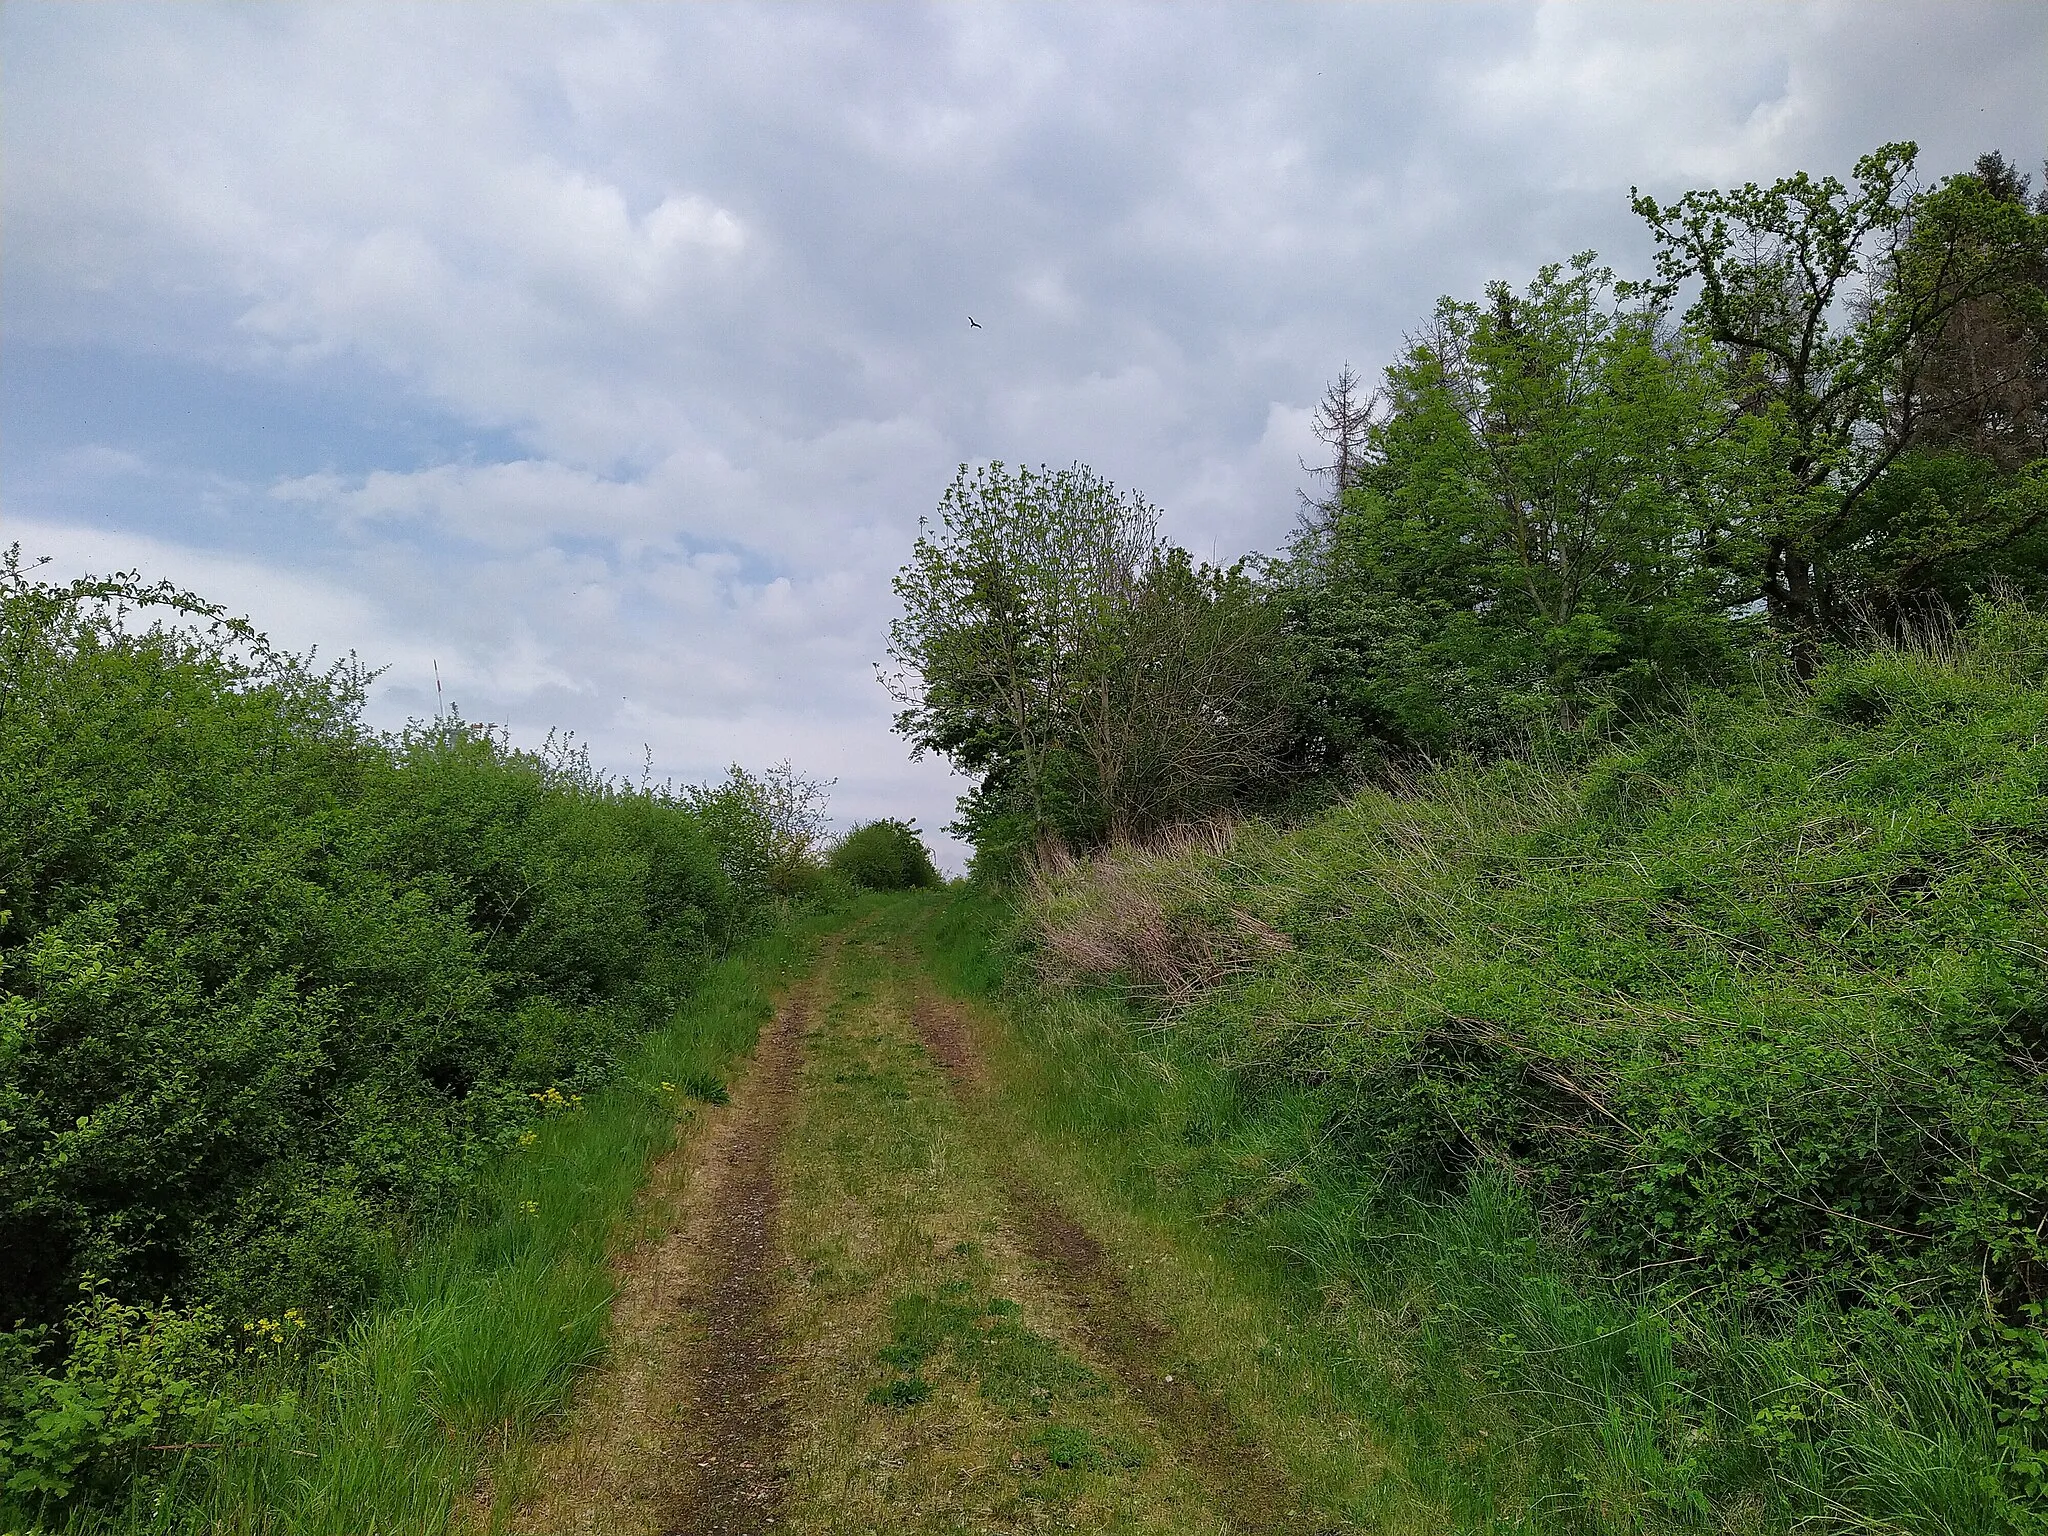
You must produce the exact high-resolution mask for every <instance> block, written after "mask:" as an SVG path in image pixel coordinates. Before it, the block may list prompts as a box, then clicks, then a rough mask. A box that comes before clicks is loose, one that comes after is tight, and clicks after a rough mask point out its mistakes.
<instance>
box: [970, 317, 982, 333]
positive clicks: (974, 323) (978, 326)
mask: <svg viewBox="0 0 2048 1536" xmlns="http://www.w3.org/2000/svg"><path fill="white" fill-rule="evenodd" d="M967 323H968V324H969V325H971V326H973V327H974V328H975V329H976V330H977V331H978V330H980V329H981V328H982V326H981V322H980V321H979V320H977V319H975V318H974V316H972V315H969V316H968V317H967Z"/></svg>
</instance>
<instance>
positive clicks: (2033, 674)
mask: <svg viewBox="0 0 2048 1536" xmlns="http://www.w3.org/2000/svg"><path fill="white" fill-rule="evenodd" d="M2000 626H2002V628H2001V627H2000ZM2044 651H2048V646H2044V644H2043V635H2042V632H2041V628H2040V626H2039V623H2038V621H2035V620H2029V619H2027V618H2026V616H2024V615H2012V614H2007V615H2005V616H2004V617H2003V618H2002V619H2001V618H1999V617H1998V616H1996V615H1994V616H1993V620H1992V621H1991V623H1990V624H1989V625H1987V627H1986V628H1985V629H1984V630H1982V631H1980V632H1979V633H1978V634H1977V635H1976V636H1975V637H1974V639H1973V641H1972V644H1971V646H1970V647H1969V648H1968V649H1967V650H1965V651H1963V652H1961V653H1959V654H1956V655H1951V656H1948V657H1946V658H1932V657H1926V656H1914V655H1901V654H1896V653H1892V654H1881V655H1878V656H1874V657H1869V658H1865V659H1862V660H1859V661H1856V662H1850V663H1843V664H1841V665H1838V666H1837V667H1835V668H1833V669H1832V670H1831V671H1830V672H1829V673H1828V674H1826V675H1825V676H1823V678H1821V679H1820V681H1819V686H1818V687H1817V688H1816V689H1815V691H1814V693H1813V694H1812V695H1811V696H1810V697H1807V698H1803V699H1795V698H1791V697H1784V696H1781V697H1777V698H1773V699H1771V700H1768V701H1765V702H1763V703H1761V704H1748V705H1744V704H1726V705H1721V706H1716V707H1715V708H1714V709H1713V710H1712V711H1711V712H1707V713H1702V714H1701V715H1699V716H1697V717H1695V718H1693V719H1691V720H1688V721H1686V722H1684V723H1683V724H1682V725H1680V726H1679V727H1677V728H1674V729H1672V730H1669V731H1666V732H1661V733H1657V734H1654V735H1647V736H1645V737H1644V738H1642V739H1641V740H1639V741H1638V742H1637V743H1635V744H1634V745H1633V746H1632V747H1630V748H1629V749H1627V750H1622V751H1617V752H1614V753H1612V754H1610V755H1609V756H1608V757H1607V758H1605V759H1604V760H1602V761H1600V762H1598V763H1596V764H1595V765H1593V767H1592V768H1591V769H1590V771H1584V772H1577V773H1569V774H1567V773H1540V772H1537V771H1535V770H1531V769H1528V768H1509V769H1503V770H1499V771H1496V772H1494V773H1491V774H1474V773H1460V772H1446V773H1443V774H1439V775H1436V776H1434V777H1433V778H1432V779H1430V780H1428V781H1425V782H1424V783H1422V784H1420V785H1418V786H1414V787H1413V788H1411V789H1410V790H1409V791H1407V792H1403V793H1398V794H1395V793H1377V792H1376V793H1369V794H1366V795H1362V796H1360V797H1358V798H1357V799H1356V800H1354V801H1352V802H1350V803H1348V804H1347V805H1345V806H1343V807H1341V808H1339V809H1338V810H1336V811H1334V812H1333V813H1331V814H1329V815H1328V816H1326V817H1323V818H1321V819H1319V820H1318V821H1316V822H1315V823H1313V824H1311V825H1309V826H1306V827H1303V828H1300V829H1297V830H1296V831H1293V832H1291V833H1287V834H1284V835H1283V834H1279V833H1275V832H1272V831H1269V830H1266V829H1262V828H1256V827H1254V828H1249V829H1244V830H1242V831H1241V832H1240V833H1239V834H1238V835H1237V836H1236V837H1235V838H1234V839H1232V840H1230V841H1228V842H1227V843H1225V844H1221V845H1218V844H1211V845H1210V846H1207V847H1189V848H1187V849H1184V850H1182V851H1180V852H1178V853H1170V854H1164V855H1151V856H1137V855H1125V856H1123V857H1121V858H1119V859H1117V860H1113V861H1108V862H1105V863H1102V864H1098V865H1096V866H1093V867H1088V868H1081V869H1076V870H1073V871H1070V872H1068V873H1067V874H1066V875H1065V876H1064V877H1062V878H1060V879H1058V880H1055V881H1053V882H1051V883H1050V884H1049V885H1048V886H1047V887H1046V888H1045V889H1044V890H1042V891H1041V892H1040V893H1039V895H1038V898H1037V901H1036V902H1035V905H1034V915H1035V917H1036V919H1037V921H1038V923H1039V925H1040V936H1041V938H1042V939H1043V940H1044V941H1045V942H1044V945H1043V947H1042V948H1041V950H1040V955H1041V958H1042V959H1046V958H1049V959H1051V960H1052V961H1053V962H1054V963H1055V964H1057V965H1060V966H1063V968H1064V970H1065V972H1066V974H1067V976H1068V977H1069V978H1070V979H1074V980H1079V981H1081V982H1084V983H1085V982H1088V981H1090V980H1116V981H1120V982H1122V983H1123V984H1124V986H1125V993H1126V995H1129V994H1130V993H1133V992H1135V993H1136V994H1137V995H1138V996H1139V997H1140V998H1141V999H1142V1000H1144V1001H1146V1002H1147V1003H1149V1004H1151V1005H1153V1008H1152V1011H1154V1012H1155V1013H1157V1012H1158V1011H1159V1007H1158V1005H1160V1004H1162V1003H1163V1004H1164V1005H1165V1007H1164V1013H1165V1015H1166V1016H1167V1017H1169V1018H1170V1019H1171V1020H1172V1022H1171V1024H1170V1026H1168V1027H1166V1028H1163V1029H1156V1030H1150V1031H1139V1030H1134V1029H1132V1028H1131V1027H1130V1022H1129V1019H1128V1016H1126V1015H1125V1014H1124V1013H1123V1006H1122V1004H1121V1003H1119V1002H1117V1001H1116V1000H1114V999H1112V998H1110V997H1108V996H1105V995H1098V996H1095V997H1093V998H1090V997H1087V996H1085V995H1079V994H1075V993H1068V994H1066V995H1052V996H1048V997H1045V998H1042V999H1041V1000H1040V1001H1039V1002H1037V1003H1034V1004H1027V1005H1026V1006H1024V1007H1023V1008H1022V1010H1021V1011H1020V1013H1019V1017H1020V1019H1021V1020H1022V1021H1023V1027H1024V1028H1025V1030H1026V1033H1027V1035H1030V1036H1031V1037H1032V1038H1034V1039H1035V1040H1036V1042H1037V1045H1038V1048H1039V1050H1040V1052H1041V1054H1043V1055H1045V1057H1046V1058H1047V1061H1048V1065H1047V1066H1046V1067H1045V1068H1043V1069H1042V1071H1041V1076H1042V1077H1043V1079H1044V1082H1043V1085H1042V1093H1041V1100H1042V1105H1043V1115H1044V1117H1045V1118H1046V1120H1047V1123H1048V1124H1052V1125H1056V1126H1059V1127H1062V1128H1063V1129H1064V1132H1065V1133H1066V1134H1068V1135H1070V1136H1075V1137H1081V1138H1091V1139H1095V1140H1097V1141H1098V1142H1099V1143H1100V1144H1101V1146H1102V1147H1104V1148H1106V1149H1108V1150H1105V1151H1103V1152H1100V1153H1099V1154H1098V1158H1099V1160H1105V1161H1106V1162H1107V1164H1108V1165H1110V1166H1109V1169H1108V1173H1109V1176H1110V1177H1111V1178H1112V1179H1113V1180H1114V1181H1116V1182H1117V1183H1118V1184H1119V1185H1120V1187H1121V1188H1122V1189H1123V1190H1124V1191H1125V1194H1126V1196H1128V1197H1129V1198H1131V1199H1134V1200H1136V1201H1137V1202H1138V1203H1139V1204H1140V1205H1141V1206H1147V1207H1151V1208H1156V1209H1157V1210H1160V1211H1164V1212H1177V1213H1179V1216H1180V1217H1181V1218H1182V1219H1184V1218H1185V1217H1186V1216H1187V1215H1190V1214H1196V1213H1201V1214H1206V1215H1210V1216H1220V1217H1224V1218H1227V1221H1226V1222H1224V1223H1223V1225H1225V1226H1228V1227H1230V1228H1231V1229H1232V1230H1233V1231H1234V1232H1235V1234H1236V1235H1235V1236H1234V1237H1233V1238H1232V1241H1233V1242H1235V1243H1238V1244H1240V1245H1241V1246H1242V1248H1243V1250H1244V1251H1246V1252H1248V1253H1258V1252H1265V1253H1268V1254H1272V1253H1279V1252H1285V1253H1287V1254H1289V1255H1291V1256H1292V1258H1291V1259H1290V1260H1289V1262H1288V1263H1286V1264H1283V1265H1282V1266H1281V1271H1282V1272H1281V1274H1280V1276H1279V1278H1278V1279H1276V1281H1275V1282H1274V1283H1275V1284H1277V1285H1280V1286H1282V1287H1283V1289H1284V1288H1285V1287H1287V1286H1295V1287H1297V1288H1298V1292H1299V1296H1300V1298H1302V1299H1306V1298H1307V1297H1308V1295H1309V1294H1310V1291H1311V1289H1312V1288H1314V1287H1320V1289H1321V1291H1322V1293H1323V1294H1325V1295H1327V1296H1331V1297H1335V1298H1336V1299H1337V1300H1338V1301H1339V1302H1340V1303H1341V1310H1342V1311H1343V1312H1344V1313H1345V1314H1346V1316H1347V1318H1349V1319H1350V1321H1349V1322H1347V1323H1346V1325H1345V1330H1344V1331H1345V1333H1346V1336H1347V1337H1348V1338H1349V1339H1351V1340H1352V1341H1353V1342H1352V1343H1351V1344H1350V1345H1348V1346H1346V1351H1347V1356H1348V1358H1347V1361H1346V1364H1345V1366H1344V1369H1343V1371H1342V1372H1340V1373H1338V1374H1340V1375H1341V1376H1343V1377H1344V1378H1345V1380H1346V1381H1347V1382H1348V1383H1349V1384H1348V1385H1345V1386H1342V1390H1343V1391H1345V1392H1347V1393H1350V1394H1352V1395H1353V1400H1354V1401H1355V1402H1356V1403H1357V1404H1358V1405H1359V1406H1360V1408H1361V1411H1362V1412H1364V1413H1366V1415H1367V1417H1369V1418H1371V1419H1372V1420H1373V1421H1374V1422H1375V1423H1376V1424H1377V1425H1378V1428H1379V1431H1380V1433H1381V1434H1382V1435H1383V1436H1384V1437H1387V1442H1388V1444H1389V1445H1390V1446H1391V1447H1393V1452H1394V1454H1395V1459H1396V1460H1397V1461H1398V1462H1399V1463H1400V1464H1401V1466H1402V1468H1403V1474H1402V1475H1404V1476H1406V1477H1408V1478H1410V1479H1412V1480H1413V1481H1415V1483H1416V1485H1417V1486H1418V1487H1420V1488H1434V1489H1436V1490H1437V1493H1438V1496H1439V1497H1441V1498H1442V1499H1444V1500H1445V1501H1446V1502H1447V1503H1448V1504H1450V1505H1452V1506H1453V1507H1456V1508H1457V1509H1458V1510H1459V1516H1458V1519H1459V1521H1460V1523H1461V1524H1468V1525H1476V1524H1482V1523H1485V1522H1489V1521H1490V1522H1495V1523H1500V1524H1501V1525H1502V1527H1503V1528H1510V1527H1513V1526H1515V1525H1517V1524H1522V1523H1526V1524H1529V1525H1534V1526H1542V1527H1557V1528H1567V1529H1568V1528H1574V1527H1582V1528H1583V1527H1591V1528H1608V1529H1616V1530H1620V1529H1632V1528H1638V1527H1640V1526H1641V1525H1644V1524H1656V1523H1665V1522H1668V1523H1673V1524H1679V1525H1691V1524H1706V1525H1709V1526H1722V1527H1729V1528H1737V1529H1745V1528H1756V1529H1773V1528H1783V1527H1785V1526H1787V1525H1789V1524H1792V1523H1795V1522H1799V1521H1812V1522H1819V1523H1821V1524H1823V1525H1825V1524H1834V1525H1837V1526H1840V1527H1842V1528H1892V1529H1904V1530H1950V1531H1957V1532H1962V1531H1994V1530H2001V1529H2009V1528H2015V1527H2021V1526H2024V1525H2026V1524H2028V1523H2029V1522H2030V1520H2032V1519H2034V1518H2036V1517H2031V1516H2029V1515H2028V1514H2027V1513H2026V1512H2025V1510H2024V1509H2023V1508H2022V1507H2021V1504H2020V1503H2015V1502H2014V1498H2013V1495H2014V1494H2015V1493H2020V1494H2022V1495H2023V1493H2024V1488H2025V1485H2026V1478H2025V1474H2024V1471H2023V1469H2021V1468H2020V1467H2019V1466H2018V1465H2017V1463H2018V1461H2019V1459H2020V1457H2021V1455H2022V1454H2023V1451H2022V1449H2021V1436H2022V1435H2023V1433H2024V1431H2023V1430H2022V1429H2021V1428H2020V1427H2019V1426H2018V1425H2017V1424H2015V1423H2012V1422H2007V1423H2005V1424H2004V1425H2001V1424H2000V1422H1999V1419H1998V1409H1999V1408H2000V1407H2003V1408H2004V1409H2005V1410H2006V1411H2007V1412H2008V1414H2011V1413H2022V1414H2023V1413H2024V1412H2025V1411H2026V1406H2027V1402H2026V1390H2027V1386H2028V1383H2027V1381H2026V1377H2025V1370H2026V1368H2027V1367H2028V1365H2029V1364H2030V1362H2033V1361H2038V1360H2040V1359H2042V1358H2043V1357H2044V1351H2043V1349H2042V1346H2041V1342H2040V1339H2039V1335H2038V1334H2033V1333H2030V1332H2029V1331H2028V1330H2026V1329H2025V1328H2020V1329H2019V1330H2017V1333H2016V1334H2008V1335H2007V1336H2006V1337H2005V1338H2004V1339H2003V1340H2002V1341H2001V1339H2000V1338H1999V1337H1998V1335H1997V1331H1996V1329H1995V1328H1993V1327H1991V1326H1989V1325H1987V1322H1986V1319H1985V1316H1984V1309H1983V1301H1982V1291H1983V1289H1984V1288H1985V1287H1987V1286H1988V1288H1989V1289H1990V1291H1991V1293H1992V1296H1993V1299H1994V1300H1995V1301H1996V1302H1997V1303H1998V1304H1999V1305H2000V1307H2001V1308H2002V1316H2001V1320H2002V1321H2004V1322H2007V1323H2011V1322H2015V1321H2018V1320H2020V1319H2021V1318H2022V1317H2023V1315H2024V1314H2023V1313H2022V1312H2021V1310H2020V1308H2021V1305H2022V1304H2023V1303H2024V1301H2025V1299H2026V1297H2027V1295H2028V1290H2029V1287H2030V1285H2032V1284H2033V1282H2034V1280H2035V1279H2037V1278H2038V1275H2039V1269H2038V1243H2039V1233H2038V1230H2037V1229H2036V1227H2035V1222H2036V1219H2037V1218H2038V1217H2039V1216H2040V1213H2041V1210H2042V1209H2043V1208H2044V1199H2043V1196H2044V1190H2048V1168H2044V1167H2043V1158H2042V1153H2041V1148H2042V1147H2043V1145H2044V1144H2048V1114H2044V1109H2048V1104H2044V1097H2043V1094H2042V1079H2041V1076H2040V1072H2039V1067H2038V1061H2039V1058H2040V1056H2041V1054H2042V1051H2041V1040H2040V1031H2041V1026H2042V1020H2043V1016H2044V1015H2043V1009H2042V999H2043V997H2044V988H2043V981H2042V972H2041V964H2040V962H2041V958H2042V956H2043V955H2044V954H2048V930H2044V923H2043V915H2044V910H2048V903H2044V901H2043V896H2044V888H2048V867H2044V865H2048V845H2044V843H2043V840H2042V838H2041V835H2040V828H2041V827H2042V826H2043V825H2044V824H2048V791H2044V782H2048V749H2044V746H2043V741H2044V729H2048V688H2044V687H2043V684H2042V678H2043V672H2044V660H2048V657H2044ZM1602 1274H1604V1275H1605V1277H1606V1278H1604V1279H1602V1278H1596V1276H1598V1275H1602ZM2013 1362H2016V1363H2017V1366H2018V1369H2017V1370H2016V1371H2014V1372H2012V1373H2010V1374H2008V1375H2007V1376H2006V1377H2004V1378H2003V1379H2002V1380H1998V1381H1994V1380H1992V1373H1993V1372H1994V1371H1996V1370H1999V1369H2000V1368H2001V1366H2002V1365H2004V1364H2008V1363H2013ZM2036 1380H2037V1383H2038V1380H2039V1378H2037V1379H2036ZM1987 1389H1988V1390H1987ZM2036 1390H2037V1391H2038V1385H2037V1386H2036ZM1489 1426H1491V1427H1490V1428H1489ZM1481 1429H1487V1430H1488V1433H1487V1434H1486V1435H1485V1436H1484V1437H1483V1438H1482V1437H1481V1436H1480V1434H1479V1430H1481ZM1503 1439H1505V1440H1507V1441H1509V1442H1511V1444H1512V1446H1513V1447H1514V1448H1513V1449H1512V1451H1510V1452H1502V1451H1500V1450H1499V1449H1498V1446H1499V1443H1500V1442H1501V1441H1502V1440H1503ZM2001 1484H2002V1490H2001Z"/></svg>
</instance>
